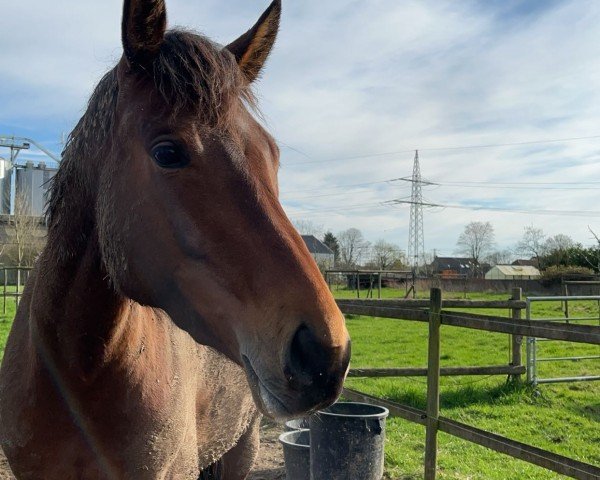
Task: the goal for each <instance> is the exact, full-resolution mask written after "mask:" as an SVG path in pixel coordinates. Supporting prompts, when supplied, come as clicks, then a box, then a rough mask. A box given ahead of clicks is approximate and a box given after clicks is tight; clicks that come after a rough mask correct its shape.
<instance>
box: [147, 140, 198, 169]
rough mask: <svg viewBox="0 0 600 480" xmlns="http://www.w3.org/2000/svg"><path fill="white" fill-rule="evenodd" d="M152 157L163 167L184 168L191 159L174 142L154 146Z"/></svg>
mask: <svg viewBox="0 0 600 480" xmlns="http://www.w3.org/2000/svg"><path fill="white" fill-rule="evenodd" d="M151 153H152V158H153V159H154V161H155V162H156V164H157V165H158V166H159V167H162V168H182V167H185V166H186V165H187V164H188V163H189V161H188V158H187V155H185V153H184V152H182V151H181V149H180V148H179V147H178V146H177V145H175V144H174V143H172V142H162V143H159V144H158V145H156V146H155V147H153V148H152V152H151Z"/></svg>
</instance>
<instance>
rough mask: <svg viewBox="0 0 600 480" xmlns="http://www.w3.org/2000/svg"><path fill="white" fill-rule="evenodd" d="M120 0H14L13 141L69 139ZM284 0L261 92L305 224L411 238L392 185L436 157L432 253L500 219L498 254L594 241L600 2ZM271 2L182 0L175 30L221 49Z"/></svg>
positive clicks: (8, 21)
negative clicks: (557, 242) (562, 241)
mask: <svg viewBox="0 0 600 480" xmlns="http://www.w3.org/2000/svg"><path fill="white" fill-rule="evenodd" d="M121 3H122V2H121V1H120V0H104V1H102V2H99V1H92V0H79V1H75V0H69V1H67V0H54V1H52V2H48V1H42V0H19V1H18V2H4V4H3V6H2V15H0V45H2V48H1V49H0V65H1V67H2V74H1V75H0V87H1V88H0V134H15V135H19V136H26V137H30V138H34V139H36V140H38V141H39V142H42V143H43V144H44V145H46V146H47V147H48V148H50V149H51V150H54V151H59V150H60V148H61V147H60V137H61V134H62V133H63V132H65V133H68V132H69V131H70V130H71V128H72V127H73V126H74V124H75V122H76V121H77V120H78V118H79V116H80V115H81V114H82V112H83V109H84V106H85V102H86V99H87V97H88V96H89V94H90V93H91V91H92V89H93V87H94V85H95V84H96V82H97V81H98V80H99V78H100V77H101V76H102V74H103V73H104V72H105V71H106V70H108V69H109V68H111V67H112V66H113V65H114V63H115V62H116V61H117V60H118V58H119V57H120V55H121V46H120V31H119V29H120V15H121V8H122V7H121ZM283 3H284V14H283V20H282V26H281V31H280V36H279V39H278V43H277V46H276V48H275V50H274V52H273V54H272V56H271V59H270V61H269V63H268V65H267V67H266V69H265V72H264V78H263V79H262V80H261V81H260V82H259V83H258V84H257V92H258V94H259V98H260V104H261V109H262V111H263V113H264V117H265V122H266V124H267V127H268V128H269V129H270V131H271V132H272V133H273V134H274V135H275V137H276V138H277V140H278V141H279V143H280V146H281V151H282V168H281V173H280V182H281V198H282V202H283V204H284V206H285V208H286V210H287V212H288V214H289V215H290V217H291V218H292V219H294V220H310V221H312V222H314V223H315V224H318V225H322V226H323V227H324V228H325V229H330V230H332V231H333V232H338V231H340V230H343V229H347V228H349V227H356V228H359V229H361V230H362V232H363V234H364V235H365V237H367V238H368V239H369V240H372V241H374V240H377V239H378V238H384V239H386V240H388V241H392V242H394V243H397V244H399V245H400V246H402V247H403V248H406V245H407V237H408V219H409V207H408V206H406V205H396V206H393V205H389V204H386V203H385V202H387V201H389V200H393V199H406V197H407V196H409V195H410V184H409V183H408V182H403V181H393V182H386V181H387V180H390V179H395V178H399V177H405V176H409V175H411V173H412V162H413V158H414V150H415V149H419V151H420V159H421V170H422V174H423V177H424V178H425V179H427V180H428V181H431V182H433V183H437V184H439V185H435V186H428V187H424V188H423V195H424V198H425V199H426V200H427V201H429V202H431V203H433V204H437V205H445V206H447V208H440V207H436V208H428V209H426V210H425V211H424V216H425V248H426V250H428V251H431V250H433V249H437V251H438V253H441V254H452V253H454V251H455V246H456V240H457V237H458V235H459V234H460V232H461V231H462V229H463V228H464V226H465V225H466V224H467V223H469V222H471V221H490V222H491V223H492V224H493V226H494V228H495V231H496V240H497V245H498V247H499V248H507V247H511V246H513V245H514V244H515V243H516V242H517V240H518V239H519V237H520V236H521V234H522V232H523V228H524V227H525V226H526V225H532V224H533V225H535V226H538V227H541V228H543V229H544V231H545V232H546V233H547V234H548V235H554V234H558V233H566V234H569V235H571V236H572V237H573V238H574V239H575V240H576V241H579V242H582V243H584V244H586V245H587V244H590V243H592V240H591V235H590V234H589V232H588V225H589V226H591V227H592V228H595V229H596V231H598V232H600V202H599V200H600V128H599V126H600V88H599V87H600V60H599V59H600V28H599V25H600V2H597V1H593V0H590V1H584V0H581V1H579V0H578V1H550V0H545V1H542V0H540V1H510V0H506V1H502V0H496V1H492V0H481V1H457V0H454V1H442V0H436V1H427V0H421V1H398V0H368V1H367V0H362V1H355V0H345V1H341V0H328V1H326V2H325V1H323V0H318V1H317V0H302V1H297V0H296V1H294V0H287V1H286V0H284V2H283ZM267 4H268V2H266V1H262V0H167V6H168V11H169V19H170V24H171V25H182V26H186V27H192V28H194V29H197V30H199V31H201V32H203V33H205V34H206V35H208V36H210V37H211V38H213V39H214V40H216V41H218V42H220V43H228V42H229V41H231V40H233V39H234V38H236V37H237V36H238V35H240V34H241V33H243V32H244V31H245V30H246V29H248V28H249V27H250V26H251V25H252V24H253V23H254V21H255V20H256V19H257V18H258V16H259V15H260V14H261V13H262V11H263V10H264V8H266V6H267ZM594 137H595V138H594ZM565 139H571V140H569V141H566V140H565ZM507 144H509V146H506V145H507ZM511 144H512V145H511ZM515 144H521V145H515ZM491 145H505V146H491ZM483 146H485V147H483ZM455 147H461V148H455ZM462 147H478V148H462ZM3 153H5V152H0V155H2V154H3ZM33 154H34V152H32V153H31V154H30V155H33ZM456 207H462V208H456ZM482 207H483V208H485V209H486V210H482V209H481V208H482Z"/></svg>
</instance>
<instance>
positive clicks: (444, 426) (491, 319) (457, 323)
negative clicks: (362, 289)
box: [338, 288, 600, 480]
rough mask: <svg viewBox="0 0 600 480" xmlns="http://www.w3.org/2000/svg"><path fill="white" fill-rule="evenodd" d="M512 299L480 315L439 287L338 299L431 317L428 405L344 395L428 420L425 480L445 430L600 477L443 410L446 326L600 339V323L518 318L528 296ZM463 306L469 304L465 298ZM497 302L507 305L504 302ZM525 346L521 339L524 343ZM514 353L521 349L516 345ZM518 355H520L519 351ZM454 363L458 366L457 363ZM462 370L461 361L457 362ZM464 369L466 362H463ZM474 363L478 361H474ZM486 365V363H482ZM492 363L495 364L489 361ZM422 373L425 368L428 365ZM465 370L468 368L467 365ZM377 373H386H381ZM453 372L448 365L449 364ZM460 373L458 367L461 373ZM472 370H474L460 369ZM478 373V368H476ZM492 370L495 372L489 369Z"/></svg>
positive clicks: (381, 311) (346, 306)
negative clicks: (505, 311)
mask: <svg viewBox="0 0 600 480" xmlns="http://www.w3.org/2000/svg"><path fill="white" fill-rule="evenodd" d="M515 294H516V292H513V299H512V300H510V301H509V303H510V305H511V306H510V307H509V308H511V309H512V310H513V313H512V315H511V317H510V318H506V317H496V316H490V315H480V314H472V313H464V312H456V311H445V310H443V309H442V307H446V308H457V307H459V304H458V303H456V302H457V301H453V300H447V301H444V302H443V301H442V292H441V290H440V289H438V288H433V289H432V290H431V295H430V299H429V300H425V301H423V300H404V301H403V300H394V301H385V300H379V301H377V300H372V301H365V300H363V301H359V300H338V305H339V306H340V309H341V310H342V312H343V313H346V314H356V315H366V316H373V317H385V318H396V319H402V320H413V321H421V322H428V323H429V344H428V363H427V369H426V370H425V374H426V375H427V410H419V409H416V408H413V407H410V406H406V405H400V404H397V403H395V402H390V401H387V400H383V399H380V398H377V397H373V396H371V395H367V394H365V393H362V392H357V391H355V390H351V389H344V396H346V397H347V398H349V399H351V400H355V401H365V402H368V403H372V404H374V405H381V406H383V407H386V408H388V409H389V410H390V414H392V415H395V416H399V417H401V418H404V419H406V420H408V421H411V422H414V423H418V424H420V425H424V426H425V428H426V436H425V480H434V479H435V478H436V470H437V468H436V466H437V433H438V432H439V431H442V432H445V433H448V434H450V435H453V436H455V437H458V438H462V439H463V440H466V441H468V442H471V443H475V444H478V445H481V446H484V447H487V448H490V449H492V450H494V451H496V452H500V453H503V454H506V455H509V456H511V457H514V458H518V459H520V460H523V461H526V462H529V463H532V464H535V465H538V466H541V467H544V468H547V469H549V470H552V471H554V472H557V473H560V474H563V475H567V476H569V477H572V478H577V479H581V480H598V479H600V468H599V467H597V466H594V465H590V464H588V463H584V462H580V461H578V460H575V459H572V458H569V457H565V456H563V455H558V454H556V453H552V452H549V451H547V450H543V449H540V448H537V447H533V446H531V445H527V444H524V443H521V442H517V441H515V440H512V439H510V438H507V437H503V436H501V435H496V434H494V433H491V432H487V431H485V430H480V429H478V428H476V427H472V426H470V425H467V424H464V423H460V422H457V421H454V420H451V419H448V418H445V417H441V416H440V415H439V404H440V394H439V385H440V375H442V374H443V373H444V369H442V368H440V327H441V325H448V326H453V327H463V328H471V329H476V330H485V331H489V332H497V333H505V334H506V333H508V334H510V335H512V336H513V344H514V342H515V341H516V340H515V339H518V338H519V337H523V336H532V337H539V338H551V339H555V340H565V341H571V342H580V343H589V344H596V345H600V327H598V326H591V325H576V324H558V323H554V322H547V321H542V320H529V321H528V320H523V319H521V318H517V317H518V316H520V314H519V315H517V313H516V312H515V311H517V310H518V311H519V312H520V311H521V310H522V309H523V308H524V307H525V305H524V304H525V302H522V300H521V299H520V297H519V299H515V298H514V297H515V296H516V295H515ZM458 302H460V306H463V307H464V306H466V305H465V303H464V301H458ZM494 303H497V302H477V301H473V302H470V306H469V308H484V304H485V308H491V307H490V305H491V304H494ZM459 308H460V307H459ZM497 308H504V304H502V306H500V305H498V307H497ZM518 350H519V352H520V350H521V349H520V344H519V348H518ZM513 355H515V353H514V351H513ZM515 358H516V357H515ZM453 368H454V367H453ZM456 368H458V369H459V371H461V370H460V368H461V367H456ZM462 368H463V369H464V367H462ZM472 368H474V367H472ZM479 368H486V367H479ZM487 368H491V367H487ZM406 370H408V371H409V373H410V372H412V373H415V370H416V369H368V370H365V369H363V370H359V371H357V370H355V371H354V372H353V373H352V375H353V376H363V375H362V374H361V372H363V373H364V372H369V375H368V376H392V375H395V374H396V373H397V374H400V373H406V372H405V371H406ZM418 370H420V372H419V374H421V373H422V371H423V369H418ZM462 371H463V372H465V371H464V370H462ZM377 373H379V374H381V375H376V374H377ZM446 373H447V374H448V369H446ZM455 374H456V373H455ZM460 374H461V375H463V374H468V373H460ZM475 374H478V373H475ZM488 374H489V373H488Z"/></svg>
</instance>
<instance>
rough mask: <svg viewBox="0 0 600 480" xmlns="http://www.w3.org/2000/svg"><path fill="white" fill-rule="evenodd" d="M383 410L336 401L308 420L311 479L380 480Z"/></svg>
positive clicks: (383, 435)
mask: <svg viewBox="0 0 600 480" xmlns="http://www.w3.org/2000/svg"><path fill="white" fill-rule="evenodd" d="M388 414H389V411H388V409H387V408H383V407H378V406H375V405H368V404H366V403H350V402H348V403H345V402H340V403H336V404H334V405H332V406H331V407H328V408H326V409H325V410H321V411H320V412H318V413H317V414H315V415H313V416H312V417H311V418H310V469H311V477H310V478H311V480H350V479H352V480H354V479H356V480H359V479H360V480H380V479H381V477H383V459H384V458H383V452H384V443H385V419H386V417H387V416H388Z"/></svg>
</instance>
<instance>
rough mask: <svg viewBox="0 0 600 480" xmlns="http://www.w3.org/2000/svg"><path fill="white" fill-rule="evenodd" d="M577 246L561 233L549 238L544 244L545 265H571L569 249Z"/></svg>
mask: <svg viewBox="0 0 600 480" xmlns="http://www.w3.org/2000/svg"><path fill="white" fill-rule="evenodd" d="M574 246H575V242H574V241H573V239H572V238H571V237H569V236H568V235H564V234H562V233H559V234H558V235H554V236H553V237H549V238H547V239H546V241H545V242H544V247H543V251H544V263H545V264H546V265H548V264H550V265H566V264H568V263H569V249H571V248H573V247H574Z"/></svg>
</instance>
